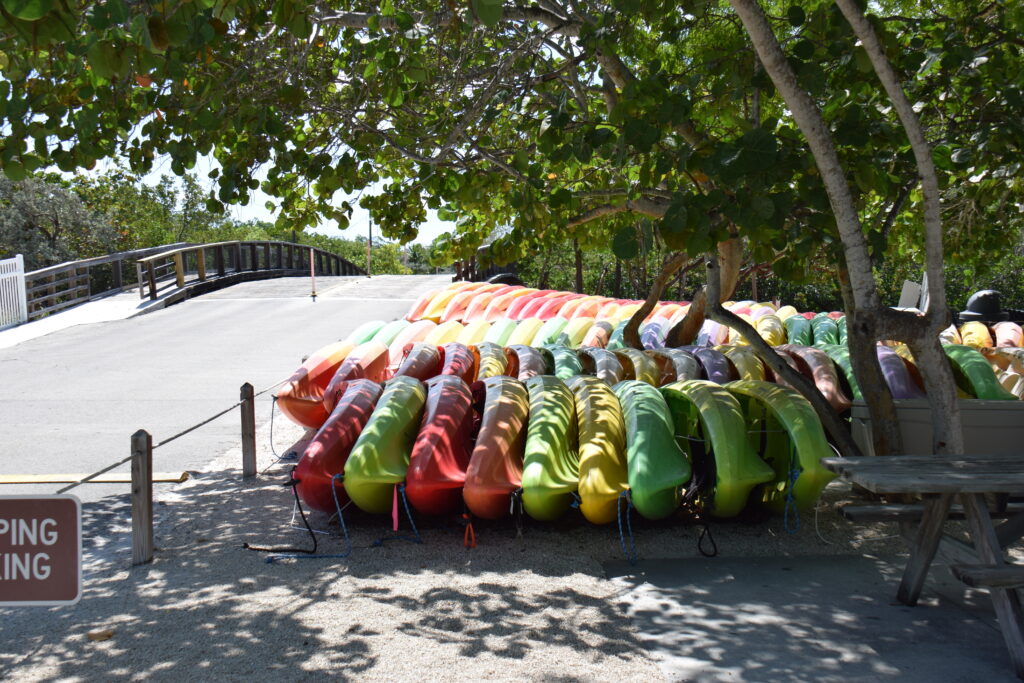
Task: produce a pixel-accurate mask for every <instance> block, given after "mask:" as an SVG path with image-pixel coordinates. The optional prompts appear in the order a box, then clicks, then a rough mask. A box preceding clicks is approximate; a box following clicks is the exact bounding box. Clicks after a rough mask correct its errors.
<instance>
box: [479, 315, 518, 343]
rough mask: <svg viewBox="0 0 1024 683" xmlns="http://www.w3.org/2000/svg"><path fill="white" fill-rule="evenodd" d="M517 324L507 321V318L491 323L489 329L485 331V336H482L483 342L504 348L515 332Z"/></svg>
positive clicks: (513, 321)
mask: <svg viewBox="0 0 1024 683" xmlns="http://www.w3.org/2000/svg"><path fill="white" fill-rule="evenodd" d="M517 324H518V323H517V322H516V321H515V320H509V319H508V318H502V319H501V320H495V321H494V322H493V323H491V329H489V330H487V334H486V335H484V341H485V342H491V343H492V344H497V345H498V346H504V345H505V344H506V343H508V338H509V337H511V336H512V333H513V332H515V330H516V325H517Z"/></svg>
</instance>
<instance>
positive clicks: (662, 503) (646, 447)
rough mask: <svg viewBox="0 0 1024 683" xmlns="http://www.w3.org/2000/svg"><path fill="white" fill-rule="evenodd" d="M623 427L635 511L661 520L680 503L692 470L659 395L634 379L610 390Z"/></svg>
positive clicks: (670, 415) (665, 405)
mask: <svg viewBox="0 0 1024 683" xmlns="http://www.w3.org/2000/svg"><path fill="white" fill-rule="evenodd" d="M613 390H614V391H615V396H616V397H617V398H618V399H619V405H620V406H621V407H622V419H623V421H624V423H625V425H626V463H627V474H628V479H629V489H630V493H631V495H632V498H633V505H634V506H636V510H637V512H639V513H640V514H641V515H642V516H644V517H646V518H647V519H664V518H665V517H668V516H669V515H671V514H672V513H673V512H675V511H676V509H678V508H679V503H680V502H681V501H682V492H681V489H682V487H683V486H684V485H685V484H686V483H687V482H688V481H690V476H691V474H692V468H691V466H690V461H689V460H688V459H687V458H686V453H685V452H683V450H682V449H681V448H679V444H677V443H676V439H675V425H674V424H673V422H672V414H671V413H670V412H669V410H668V404H667V403H665V399H664V398H663V397H662V395H661V392H660V391H658V390H657V389H656V388H654V387H653V386H651V385H650V384H648V383H647V382H641V381H638V380H631V379H627V380H624V381H622V382H619V383H618V384H616V385H615V386H614V387H613Z"/></svg>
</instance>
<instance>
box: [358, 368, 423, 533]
mask: <svg viewBox="0 0 1024 683" xmlns="http://www.w3.org/2000/svg"><path fill="white" fill-rule="evenodd" d="M426 398H427V392H426V389H424V388H423V384H422V383H420V381H419V380H418V379H415V378H413V377H404V376H403V377H395V378H394V379H391V380H389V381H388V383H387V384H385V385H384V393H383V394H382V395H381V397H380V400H378V401H377V407H376V408H374V410H373V414H372V415H370V420H369V421H368V422H367V423H366V426H365V427H363V431H362V432H361V433H360V434H359V439H358V440H357V441H356V444H355V446H353V447H352V452H351V453H350V454H349V456H348V461H347V462H346V463H345V491H346V492H347V493H348V496H349V498H351V499H352V502H353V503H355V504H356V506H357V507H358V508H359V509H360V510H364V511H366V512H373V513H379V514H384V513H387V512H390V511H391V506H392V500H393V496H394V489H395V486H396V485H398V484H400V483H402V482H403V481H404V480H405V471H406V470H407V469H408V468H409V456H410V454H411V453H412V446H413V442H414V441H415V439H416V435H417V434H418V433H419V429H420V415H421V414H422V413H423V405H424V403H425V401H426Z"/></svg>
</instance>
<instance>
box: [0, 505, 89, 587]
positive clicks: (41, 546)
mask: <svg viewBox="0 0 1024 683" xmlns="http://www.w3.org/2000/svg"><path fill="white" fill-rule="evenodd" d="M81 596H82V506H81V503H79V501H78V498H76V497H75V496H0V606H3V607H16V606H20V605H70V604H73V603H75V602H78V599H79V598H80V597H81Z"/></svg>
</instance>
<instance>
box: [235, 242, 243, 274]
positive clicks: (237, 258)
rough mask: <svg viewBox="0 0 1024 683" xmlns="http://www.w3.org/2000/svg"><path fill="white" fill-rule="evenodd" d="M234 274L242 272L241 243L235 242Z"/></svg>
mask: <svg viewBox="0 0 1024 683" xmlns="http://www.w3.org/2000/svg"><path fill="white" fill-rule="evenodd" d="M235 272H236V273H241V272H242V243H241V242H235Z"/></svg>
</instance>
